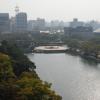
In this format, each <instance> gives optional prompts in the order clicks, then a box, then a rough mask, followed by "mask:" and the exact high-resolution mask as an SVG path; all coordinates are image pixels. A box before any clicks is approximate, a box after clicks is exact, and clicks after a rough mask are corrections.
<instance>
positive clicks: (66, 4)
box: [0, 0, 100, 21]
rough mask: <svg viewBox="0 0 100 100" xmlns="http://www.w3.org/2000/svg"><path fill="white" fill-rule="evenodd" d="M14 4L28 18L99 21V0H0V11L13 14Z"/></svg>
mask: <svg viewBox="0 0 100 100" xmlns="http://www.w3.org/2000/svg"><path fill="white" fill-rule="evenodd" d="M16 5H17V6H19V9H20V11H21V12H26V13H27V15H28V19H36V18H37V17H40V18H45V19H46V20H47V21H50V20H56V19H57V20H63V21H71V20H73V18H78V19H79V20H81V21H89V20H98V21H100V0H0V13H6V12H8V13H10V16H14V15H15V11H14V10H15V6H16Z"/></svg>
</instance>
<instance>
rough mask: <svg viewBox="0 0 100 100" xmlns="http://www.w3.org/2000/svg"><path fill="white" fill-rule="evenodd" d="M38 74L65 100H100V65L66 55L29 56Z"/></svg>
mask: <svg viewBox="0 0 100 100" xmlns="http://www.w3.org/2000/svg"><path fill="white" fill-rule="evenodd" d="M28 57H29V58H30V60H31V61H33V62H35V64H36V66H37V69H36V71H37V73H38V74H39V76H40V78H41V79H43V80H44V81H48V82H49V83H52V88H53V89H54V90H55V91H56V92H57V93H59V94H60V95H61V96H62V97H63V100H100V64H96V63H93V62H91V61H87V60H84V59H82V58H80V57H79V56H72V55H69V54H65V53H59V54H28Z"/></svg>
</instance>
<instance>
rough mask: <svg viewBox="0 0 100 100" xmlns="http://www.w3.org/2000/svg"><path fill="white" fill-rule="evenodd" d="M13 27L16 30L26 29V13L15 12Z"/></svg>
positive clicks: (22, 30)
mask: <svg viewBox="0 0 100 100" xmlns="http://www.w3.org/2000/svg"><path fill="white" fill-rule="evenodd" d="M15 27H16V31H17V32H26V31H27V14H26V13H23V12H20V13H17V14H16V18H15Z"/></svg>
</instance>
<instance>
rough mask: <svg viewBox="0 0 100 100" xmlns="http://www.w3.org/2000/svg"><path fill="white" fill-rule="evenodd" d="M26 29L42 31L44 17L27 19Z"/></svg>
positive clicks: (43, 28)
mask: <svg viewBox="0 0 100 100" xmlns="http://www.w3.org/2000/svg"><path fill="white" fill-rule="evenodd" d="M28 30H29V31H34V30H38V31H44V30H45V19H41V18H37V19H36V20H29V21H28Z"/></svg>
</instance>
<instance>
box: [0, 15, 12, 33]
mask: <svg viewBox="0 0 100 100" xmlns="http://www.w3.org/2000/svg"><path fill="white" fill-rule="evenodd" d="M9 31H10V21H9V14H8V13H0V32H9Z"/></svg>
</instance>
